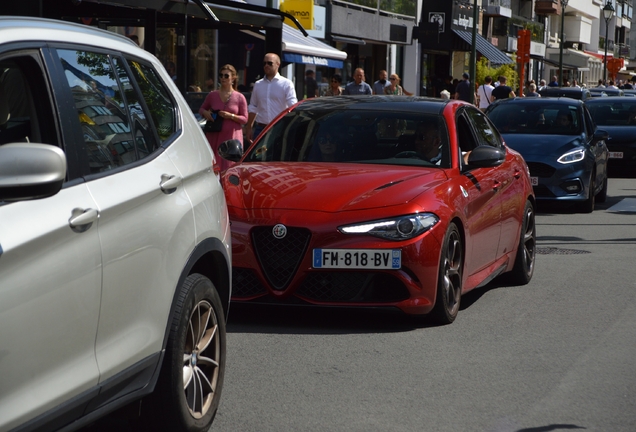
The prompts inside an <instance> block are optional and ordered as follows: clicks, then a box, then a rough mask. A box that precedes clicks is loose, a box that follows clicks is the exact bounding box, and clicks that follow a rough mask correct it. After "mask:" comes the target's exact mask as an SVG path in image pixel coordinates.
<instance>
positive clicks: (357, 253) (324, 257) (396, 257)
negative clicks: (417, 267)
mask: <svg viewBox="0 0 636 432" xmlns="http://www.w3.org/2000/svg"><path fill="white" fill-rule="evenodd" d="M313 267H314V268H342V269H389V270H397V269H399V268H401V267H402V251H401V250H400V249H314V264H313Z"/></svg>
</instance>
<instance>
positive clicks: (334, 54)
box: [282, 24, 347, 68]
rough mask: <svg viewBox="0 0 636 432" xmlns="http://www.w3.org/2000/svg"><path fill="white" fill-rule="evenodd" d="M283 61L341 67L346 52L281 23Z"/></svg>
mask: <svg viewBox="0 0 636 432" xmlns="http://www.w3.org/2000/svg"><path fill="white" fill-rule="evenodd" d="M282 51H283V59H282V60H283V61H285V62H289V63H304V64H311V65H316V66H327V67H332V68H342V67H343V60H345V59H346V58H347V53H346V52H344V51H340V50H338V49H336V48H334V47H332V46H330V45H327V44H326V43H324V42H321V41H319V40H318V39H315V38H313V37H311V36H304V35H303V34H302V33H301V32H300V31H299V30H296V29H295V28H293V27H291V26H288V25H287V24H283V50H282Z"/></svg>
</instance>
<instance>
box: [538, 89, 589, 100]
mask: <svg viewBox="0 0 636 432" xmlns="http://www.w3.org/2000/svg"><path fill="white" fill-rule="evenodd" d="M539 94H540V95H541V96H542V97H567V98H571V99H579V100H587V99H589V98H591V97H592V94H591V93H590V91H589V90H588V89H586V88H582V87H546V88H544V89H543V90H539Z"/></svg>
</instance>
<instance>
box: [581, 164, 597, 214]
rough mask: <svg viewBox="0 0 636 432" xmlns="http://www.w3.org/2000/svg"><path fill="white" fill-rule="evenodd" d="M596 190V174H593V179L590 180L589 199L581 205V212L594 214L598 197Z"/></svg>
mask: <svg viewBox="0 0 636 432" xmlns="http://www.w3.org/2000/svg"><path fill="white" fill-rule="evenodd" d="M595 189H596V173H592V178H590V187H589V192H588V197H587V199H586V200H585V201H583V202H582V203H580V204H579V211H580V212H581V213H592V212H593V211H594V207H595V206H596V195H595V194H594V190H595Z"/></svg>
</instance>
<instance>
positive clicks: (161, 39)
mask: <svg viewBox="0 0 636 432" xmlns="http://www.w3.org/2000/svg"><path fill="white" fill-rule="evenodd" d="M0 13H2V14H3V15H22V16H39V17H43V18H53V19H61V20H65V21H72V22H77V23H83V24H86V25H90V26H97V27H100V28H103V29H107V30H111V31H115V32H118V33H121V34H124V35H126V36H131V37H132V36H135V37H136V40H138V43H139V44H140V45H141V46H142V47H143V48H144V49H146V50H147V51H149V52H151V53H153V54H155V55H156V56H157V57H158V58H159V59H160V60H161V61H162V62H163V64H164V65H165V66H166V69H168V70H171V69H173V68H174V76H175V83H176V84H177V86H178V87H179V88H180V89H181V90H182V91H183V92H184V93H185V92H186V91H187V89H188V88H189V87H190V86H193V88H194V87H199V88H201V90H203V91H207V90H208V89H209V88H214V87H215V86H216V83H217V82H218V80H217V74H218V69H219V67H220V66H221V65H222V64H226V63H230V64H233V65H234V66H235V67H236V68H237V70H238V71H239V82H241V83H243V84H244V85H246V86H247V85H249V83H250V82H253V80H254V79H255V77H256V76H258V75H259V74H262V72H263V70H262V66H261V59H262V56H263V55H264V54H265V53H266V52H274V53H277V54H279V55H281V56H282V39H283V18H284V17H287V18H290V19H292V21H293V22H295V23H297V21H296V20H295V18H293V17H291V16H288V15H287V14H286V13H284V12H281V11H279V10H277V9H271V8H266V7H262V6H255V5H250V4H246V3H239V2H234V1H230V0H215V2H214V3H205V2H203V1H201V0H195V1H189V0H109V1H108V2H107V3H105V2H102V1H98V0H76V1H70V0H68V1H46V0H21V1H19V2H2V5H0ZM246 30H247V31H251V32H259V34H261V35H263V39H262V41H256V42H258V43H257V44H256V43H255V41H254V39H253V38H251V37H249V36H246V35H245V34H244V33H243V31H246ZM254 57H256V60H255V61H254V60H252V59H253V58H254Z"/></svg>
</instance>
